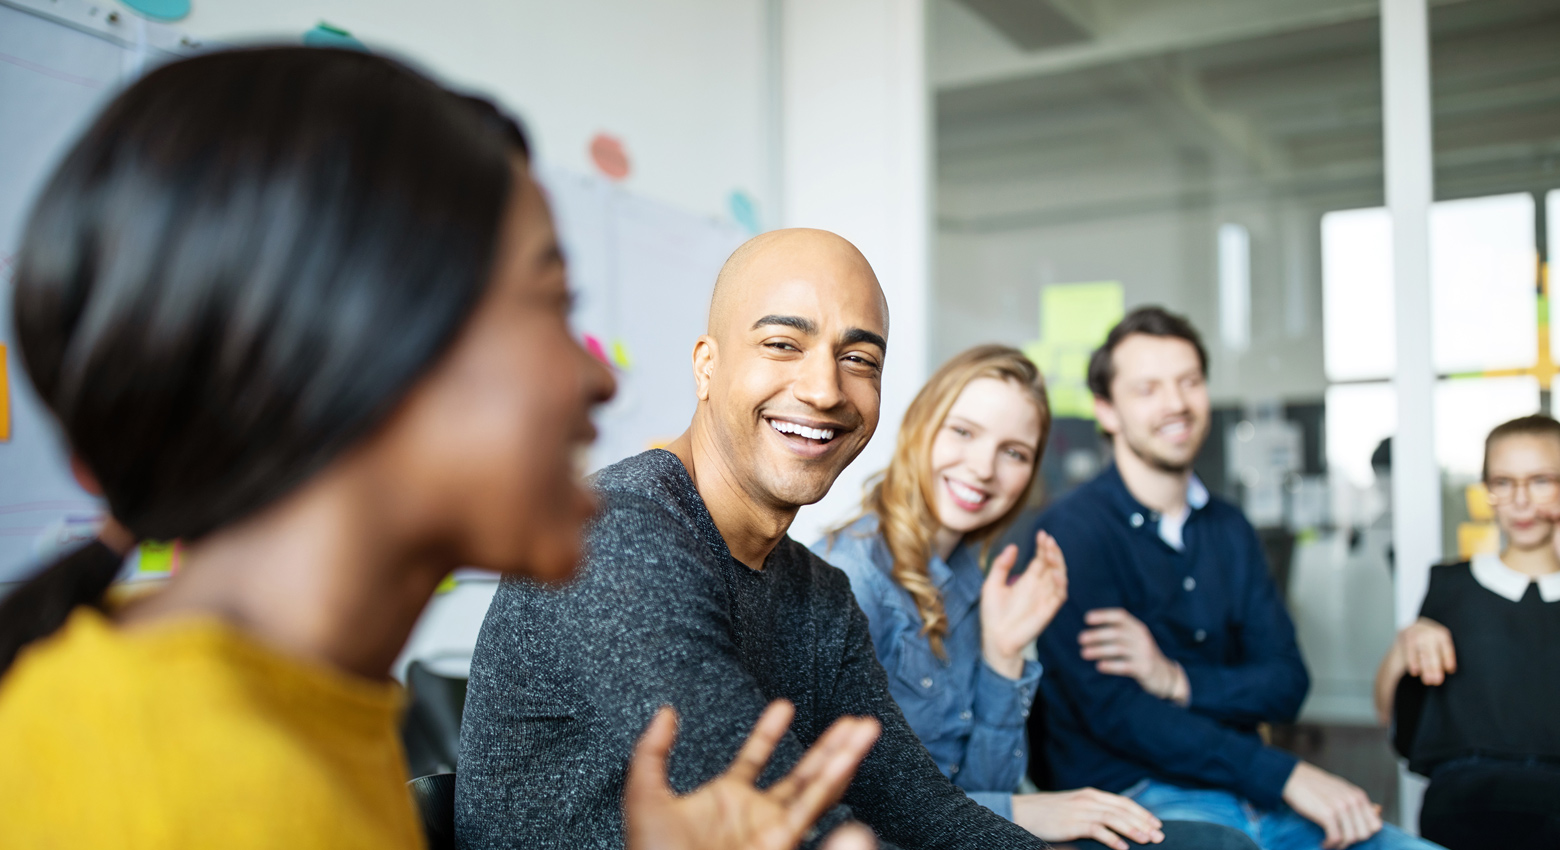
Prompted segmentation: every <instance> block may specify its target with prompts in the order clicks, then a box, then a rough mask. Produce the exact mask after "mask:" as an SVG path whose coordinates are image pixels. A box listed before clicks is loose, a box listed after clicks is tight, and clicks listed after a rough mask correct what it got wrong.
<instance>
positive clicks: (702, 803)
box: [623, 700, 879, 850]
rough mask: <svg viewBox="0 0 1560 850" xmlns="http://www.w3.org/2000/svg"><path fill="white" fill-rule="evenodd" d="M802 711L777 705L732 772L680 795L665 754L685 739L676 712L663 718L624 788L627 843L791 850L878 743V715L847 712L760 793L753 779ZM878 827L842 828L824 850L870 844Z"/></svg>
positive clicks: (640, 848) (679, 849)
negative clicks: (669, 779) (668, 772)
mask: <svg viewBox="0 0 1560 850" xmlns="http://www.w3.org/2000/svg"><path fill="white" fill-rule="evenodd" d="M794 714H795V709H793V708H792V706H791V704H790V703H788V702H785V701H784V700H777V701H775V702H773V703H770V705H769V708H768V709H766V710H765V711H764V714H763V716H762V717H760V718H759V719H758V724H757V725H756V726H754V727H753V734H752V735H750V736H748V740H747V743H746V744H744V745H743V746H742V750H741V752H739V753H737V757H736V760H735V761H733V762H732V763H731V767H729V768H727V770H726V772H725V773H723V774H721V775H720V776H717V777H715V778H714V779H712V780H710V781H709V782H708V783H705V784H704V785H703V786H701V787H699V788H698V789H696V790H694V791H693V792H692V793H689V794H686V795H683V796H680V797H679V796H677V795H676V794H675V793H673V792H672V789H671V786H670V785H669V784H668V783H667V779H666V760H667V757H668V755H669V754H670V753H671V751H672V744H673V742H674V741H675V740H676V738H677V714H676V712H674V711H672V709H670V708H663V709H661V710H660V711H659V712H657V713H656V716H655V719H654V720H652V721H650V726H649V728H647V729H646V730H645V734H644V735H643V736H642V737H641V738H640V739H639V743H638V745H636V746H635V747H634V758H633V761H632V762H631V763H630V764H629V768H628V782H627V786H626V788H625V791H624V795H623V809H624V815H625V820H626V827H627V829H626V831H627V840H626V842H625V843H626V845H627V850H791V848H793V847H795V846H796V845H797V844H798V843H799V842H800V841H801V840H802V838H804V837H805V836H806V835H807V834H808V832H809V831H810V830H811V829H812V825H813V822H814V821H816V820H817V819H818V818H819V817H820V816H821V815H822V814H823V813H824V812H826V811H828V810H829V807H830V806H833V805H834V804H835V803H836V802H837V801H838V800H839V799H840V797H841V796H842V795H843V794H844V793H845V789H846V788H847V787H848V786H849V785H850V780H851V777H853V776H854V775H855V773H856V766H857V765H859V764H860V763H861V760H862V759H863V758H866V755H867V751H869V750H871V749H872V744H873V742H875V741H876V740H877V736H878V732H879V726H878V722H877V721H876V720H874V719H872V718H870V717H842V718H840V719H839V720H836V721H835V722H834V725H832V726H830V727H829V729H828V731H826V732H824V733H823V737H821V738H819V739H818V741H817V743H815V744H813V746H812V748H811V749H809V750H808V751H807V754H806V755H804V756H802V760H801V761H799V762H797V763H796V767H794V768H792V770H791V772H790V773H789V774H787V775H786V776H785V778H783V779H781V780H780V781H778V782H776V783H775V784H774V785H771V786H770V787H769V788H768V789H767V790H760V789H759V788H758V787H757V786H756V785H755V784H754V783H756V782H757V781H758V776H759V774H760V773H762V772H763V770H764V766H765V765H766V764H768V763H769V756H770V755H771V754H772V753H774V751H775V745H776V744H778V743H779V742H780V738H781V737H782V736H783V735H785V730H786V728H787V727H789V726H790V725H791V717H792V716H793V715H794ZM874 845H875V842H874V841H873V839H872V835H871V833H870V831H867V830H864V829H862V828H860V827H859V826H849V827H842V828H841V829H840V830H839V831H837V832H836V833H835V834H834V836H833V837H832V838H831V839H830V840H829V842H828V843H827V844H826V845H824V848H823V850H871V848H872V847H873V846H874Z"/></svg>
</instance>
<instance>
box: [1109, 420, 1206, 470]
mask: <svg viewBox="0 0 1560 850" xmlns="http://www.w3.org/2000/svg"><path fill="white" fill-rule="evenodd" d="M1202 424H1203V423H1200V422H1196V421H1192V422H1188V423H1187V427H1188V428H1192V427H1195V426H1198V425H1202ZM1122 438H1123V440H1124V441H1125V442H1126V444H1127V450H1128V451H1130V452H1132V453H1133V454H1134V455H1137V457H1138V460H1141V461H1143V462H1144V463H1146V464H1148V465H1149V466H1151V467H1153V468H1154V469H1157V470H1159V471H1160V472H1168V473H1171V474H1174V475H1179V474H1181V473H1184V472H1186V471H1187V470H1189V469H1191V468H1192V464H1193V462H1195V461H1196V460H1197V453H1198V452H1200V451H1202V445H1203V441H1204V440H1206V439H1207V438H1208V432H1207V428H1206V426H1205V425H1204V426H1203V428H1202V432H1201V433H1199V434H1197V437H1196V439H1195V440H1194V441H1193V444H1192V447H1191V448H1192V450H1191V452H1189V453H1188V454H1187V456H1186V458H1185V459H1184V460H1183V459H1181V458H1174V457H1166V456H1165V455H1164V454H1162V453H1160V452H1157V451H1155V450H1154V448H1153V446H1152V445H1151V443H1150V441H1149V440H1148V439H1145V438H1142V437H1139V436H1137V435H1136V434H1134V433H1133V432H1132V431H1130V430H1123V431H1122Z"/></svg>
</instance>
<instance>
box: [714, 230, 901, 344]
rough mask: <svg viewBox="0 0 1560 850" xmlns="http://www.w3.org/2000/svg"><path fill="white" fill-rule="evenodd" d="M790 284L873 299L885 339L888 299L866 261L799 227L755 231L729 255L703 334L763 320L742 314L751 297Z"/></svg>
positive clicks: (845, 245) (722, 333) (837, 240)
mask: <svg viewBox="0 0 1560 850" xmlns="http://www.w3.org/2000/svg"><path fill="white" fill-rule="evenodd" d="M792 281H807V282H809V283H811V284H813V286H814V287H815V288H817V289H818V290H819V292H820V294H828V293H831V292H832V293H838V294H839V295H842V296H845V297H846V298H847V299H848V298H851V297H854V298H861V297H867V298H869V299H875V300H876V306H877V307H878V309H879V310H880V311H881V315H882V325H883V331H884V336H886V335H887V331H888V301H887V300H886V299H885V298H884V297H883V290H882V288H881V287H879V286H878V279H877V274H876V273H875V272H873V271H872V265H871V264H870V263H868V262H867V258H866V257H864V256H862V254H861V252H860V251H858V250H856V246H855V245H852V244H851V243H850V241H849V240H847V239H845V238H844V237H842V236H839V235H838V234H834V233H830V232H829V231H827V230H813V229H811V228H805V227H796V228H790V229H787V230H771V231H769V232H768V233H761V234H759V235H758V236H755V237H753V238H752V239H749V240H748V241H746V242H744V243H742V245H741V247H739V248H737V250H735V251H733V252H732V253H731V256H730V257H728V258H727V259H726V264H725V265H723V266H721V269H720V274H719V275H718V276H717V277H716V278H715V292H714V294H713V295H711V296H710V316H709V324H708V327H707V330H706V333H708V334H709V335H710V336H712V337H714V338H715V339H725V338H726V337H727V335H728V334H729V333H730V332H732V331H737V332H743V331H746V330H747V329H748V326H749V325H751V324H752V323H753V322H754V321H756V320H758V319H760V318H762V317H763V316H762V314H759V315H754V316H746V314H747V313H749V312H753V311H752V310H751V309H744V308H745V307H748V306H749V305H751V304H752V303H753V302H754V301H755V300H756V298H755V296H761V295H762V294H763V293H765V292H767V291H771V290H773V289H774V288H775V287H777V286H779V285H782V284H785V283H789V282H792Z"/></svg>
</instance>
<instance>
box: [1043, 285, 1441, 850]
mask: <svg viewBox="0 0 1560 850" xmlns="http://www.w3.org/2000/svg"><path fill="white" fill-rule="evenodd" d="M1088 377H1089V388H1090V390H1091V391H1092V392H1093V394H1094V412H1095V416H1096V418H1097V419H1098V421H1099V424H1100V427H1101V429H1102V430H1103V431H1104V432H1105V433H1106V434H1107V435H1108V436H1109V438H1110V441H1111V449H1112V454H1113V455H1114V460H1115V462H1114V464H1113V465H1111V466H1110V467H1109V468H1107V469H1106V470H1105V471H1104V472H1102V473H1101V474H1100V475H1099V476H1098V477H1097V478H1095V479H1094V480H1093V481H1090V482H1089V483H1087V484H1084V485H1082V486H1081V487H1079V488H1078V489H1077V490H1075V491H1074V492H1072V493H1071V494H1069V495H1068V496H1067V497H1066V498H1063V499H1062V500H1060V501H1059V502H1057V504H1056V505H1054V506H1053V507H1051V508H1050V509H1049V510H1047V511H1046V512H1045V513H1043V514H1041V516H1040V518H1039V520H1038V522H1037V525H1036V527H1032V528H1029V529H1027V535H1028V539H1033V538H1034V536H1035V532H1036V531H1037V530H1038V529H1044V530H1046V531H1047V532H1049V533H1050V534H1051V535H1052V536H1053V537H1055V538H1056V541H1057V543H1058V544H1060V545H1061V548H1062V552H1063V553H1064V554H1065V555H1066V557H1067V566H1068V570H1067V572H1068V600H1067V602H1066V604H1065V605H1064V606H1063V607H1062V609H1061V611H1060V612H1059V613H1058V614H1057V615H1056V618H1055V619H1054V620H1052V622H1051V625H1050V627H1049V628H1047V629H1046V630H1045V632H1044V633H1043V634H1042V635H1041V636H1040V639H1039V645H1038V648H1039V654H1040V660H1041V662H1042V663H1043V664H1044V665H1045V670H1046V674H1045V676H1044V677H1043V678H1042V679H1041V690H1042V693H1043V695H1044V697H1043V698H1044V710H1045V712H1044V713H1045V718H1044V719H1045V735H1046V737H1045V753H1046V756H1047V758H1048V759H1049V762H1050V768H1051V772H1052V774H1053V776H1054V778H1055V781H1056V783H1057V786H1058V787H1061V788H1078V787H1084V786H1093V787H1096V788H1101V789H1104V790H1106V791H1113V792H1116V793H1119V794H1125V795H1126V796H1129V797H1132V798H1133V799H1135V800H1136V801H1137V802H1138V803H1139V804H1141V805H1142V806H1143V807H1144V808H1146V809H1148V810H1149V811H1150V812H1153V813H1154V815H1156V816H1157V817H1159V818H1160V819H1162V820H1172V819H1173V820H1201V821H1208V822H1213V823H1221V824H1224V825H1226V826H1231V827H1234V828H1236V829H1239V830H1241V831H1243V832H1245V833H1246V834H1247V835H1249V836H1250V837H1251V838H1253V839H1254V840H1256V842H1257V843H1258V844H1259V845H1261V846H1262V847H1263V848H1264V850H1316V848H1321V847H1328V848H1332V847H1348V846H1358V847H1360V848H1365V850H1388V848H1390V849H1391V850H1400V848H1427V847H1434V846H1435V845H1432V844H1429V843H1427V842H1422V841H1420V840H1419V839H1417V838H1413V837H1411V836H1408V835H1406V834H1404V833H1403V832H1401V831H1399V830H1397V829H1396V828H1394V827H1391V826H1387V827H1383V826H1382V822H1381V817H1380V809H1379V807H1378V806H1375V805H1373V804H1372V803H1371V801H1370V799H1369V797H1367V796H1366V794H1365V792H1364V791H1362V790H1360V789H1359V788H1357V787H1355V786H1354V785H1353V784H1351V783H1349V782H1347V781H1346V780H1344V779H1341V778H1339V777H1337V776H1334V775H1332V774H1330V773H1327V772H1326V771H1323V770H1321V769H1320V768H1318V767H1315V766H1313V765H1311V764H1307V763H1306V762H1304V761H1301V760H1300V759H1298V758H1296V757H1295V756H1294V755H1291V754H1289V753H1286V752H1284V751H1282V750H1278V749H1275V748H1273V747H1269V746H1267V745H1265V744H1264V743H1263V742H1262V739H1261V737H1260V736H1259V735H1258V734H1257V725H1258V724H1259V723H1263V722H1284V721H1290V720H1293V719H1294V717H1295V715H1296V714H1297V713H1298V712H1299V711H1300V703H1301V702H1302V701H1303V700H1304V699H1305V694H1306V690H1307V689H1308V688H1309V686H1310V681H1309V677H1308V676H1307V674H1306V670H1305V663H1304V661H1303V660H1302V659H1301V657H1300V649H1299V647H1298V646H1296V644H1295V630H1294V624H1293V623H1292V622H1291V621H1290V619H1289V614H1288V613H1287V612H1286V611H1285V610H1284V606H1283V603H1282V602H1281V600H1280V598H1279V595H1278V591H1277V588H1276V587H1275V586H1274V584H1273V580H1272V579H1271V578H1270V577H1269V575H1268V569H1267V564H1266V562H1265V559H1264V557H1263V554H1262V547H1261V545H1260V544H1259V543H1258V541H1257V535H1256V532H1255V530H1253V529H1252V527H1251V524H1250V523H1249V522H1247V521H1246V518H1245V517H1244V516H1242V515H1241V512H1240V510H1239V509H1238V508H1236V507H1234V506H1233V505H1230V504H1228V503H1226V502H1224V501H1221V500H1220V499H1217V498H1215V497H1213V496H1211V495H1210V494H1209V493H1208V489H1207V488H1206V487H1204V486H1203V484H1202V482H1201V481H1199V480H1198V479H1197V477H1196V476H1195V475H1193V474H1192V461H1193V459H1194V458H1195V457H1196V456H1197V452H1198V450H1199V449H1200V448H1201V447H1202V445H1203V441H1204V440H1205V439H1206V438H1207V436H1208V423H1209V418H1210V417H1209V404H1208V382H1207V377H1208V358H1207V353H1206V351H1205V350H1204V348H1203V345H1202V341H1201V339H1200V338H1199V336H1198V334H1197V331H1196V329H1195V328H1193V327H1192V326H1191V324H1190V323H1189V322H1187V321H1186V319H1185V318H1183V317H1181V316H1177V315H1174V314H1172V313H1169V312H1167V311H1165V310H1163V309H1161V308H1159V307H1144V308H1140V309H1138V310H1135V311H1133V312H1132V313H1131V314H1129V315H1128V316H1127V317H1126V318H1124V319H1123V320H1122V321H1121V323H1120V324H1118V325H1117V326H1116V327H1115V328H1113V329H1112V330H1111V332H1110V334H1109V335H1108V336H1107V337H1106V339H1105V343H1104V344H1103V345H1102V346H1101V347H1100V349H1099V350H1098V351H1096V352H1094V355H1093V357H1092V358H1091V359H1090V363H1089V376H1088ZM1020 563H1024V562H1023V561H1020Z"/></svg>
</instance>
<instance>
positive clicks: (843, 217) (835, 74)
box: [781, 0, 931, 543]
mask: <svg viewBox="0 0 1560 850" xmlns="http://www.w3.org/2000/svg"><path fill="white" fill-rule="evenodd" d="M925 15H926V10H925V7H924V3H923V2H922V0H787V2H785V3H784V16H783V18H784V28H783V32H782V36H781V47H782V57H783V60H782V63H781V64H782V74H781V88H782V92H783V101H782V102H783V117H782V120H781V126H782V128H783V134H782V138H783V145H782V151H783V163H784V164H783V169H782V175H783V177H782V187H783V210H784V221H785V223H786V224H787V225H794V226H808V227H821V228H824V229H827V230H832V231H834V232H836V233H839V234H841V235H842V236H844V237H845V238H847V239H849V240H851V241H852V242H854V243H855V244H856V247H858V248H860V249H861V251H862V253H864V254H865V255H866V257H867V260H868V261H869V262H871V263H872V267H873V268H874V269H875V270H876V271H877V276H878V280H879V282H881V283H882V285H883V291H884V293H885V295H886V296H887V297H888V307H889V314H890V318H889V339H888V357H887V361H886V363H885V366H884V372H883V408H882V416H881V419H880V420H879V423H878V430H877V434H876V436H874V437H873V438H872V442H871V443H869V444H868V446H867V448H866V450H865V451H864V452H862V454H861V457H859V458H857V460H856V462H855V463H853V464H852V465H851V466H850V467H849V468H848V469H846V470H845V473H844V474H843V475H841V476H840V479H839V480H838V481H837V482H836V483H835V485H834V488H833V490H831V491H830V493H829V495H828V496H826V497H825V498H824V499H823V501H822V502H819V503H818V504H817V505H814V506H812V507H809V508H804V509H803V510H802V512H801V515H800V516H798V517H797V521H796V523H795V525H793V526H792V529H791V536H792V537H794V538H796V539H797V540H800V541H802V542H803V543H810V542H812V540H814V539H815V538H816V537H817V536H818V535H819V534H820V533H821V532H822V531H823V530H824V529H825V528H826V527H828V526H830V525H832V524H835V523H837V522H840V521H841V520H844V519H847V518H849V517H850V516H852V515H853V514H854V513H855V512H856V511H857V509H858V508H859V506H860V503H861V495H862V486H863V483H864V482H865V480H866V479H867V477H868V476H869V475H871V474H872V473H874V472H876V471H878V470H880V469H882V468H884V467H885V466H887V465H888V460H889V457H890V456H891V455H892V453H893V447H894V435H895V434H896V433H898V431H899V423H900V420H901V419H902V418H903V417H904V411H905V408H906V407H908V406H909V404H910V400H911V399H912V398H913V397H914V396H915V393H916V391H917V390H919V389H920V388H921V384H922V382H924V381H925V379H926V375H927V370H926V367H927V343H928V339H927V306H928V305H927V298H928V288H927V286H928V283H927V280H928V273H927V267H928V261H929V257H930V247H929V244H930V234H929V230H930V218H929V216H930V212H929V211H930V185H931V179H930V175H931V163H930V156H929V149H930V138H929V137H930V126H929V113H930V108H929V97H928V94H927V89H926V73H925V72H926V20H925Z"/></svg>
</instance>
